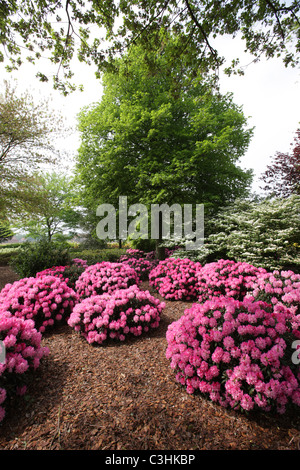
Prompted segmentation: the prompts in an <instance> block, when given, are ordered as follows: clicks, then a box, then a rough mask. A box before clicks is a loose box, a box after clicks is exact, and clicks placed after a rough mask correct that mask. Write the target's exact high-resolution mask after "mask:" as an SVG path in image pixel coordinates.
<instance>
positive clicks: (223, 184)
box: [77, 38, 252, 212]
mask: <svg viewBox="0 0 300 470" xmlns="http://www.w3.org/2000/svg"><path fill="white" fill-rule="evenodd" d="M177 41H178V38H170V39H169V41H166V42H162V44H161V50H160V53H157V52H156V51H155V50H154V51H152V52H149V51H148V52H145V50H144V49H143V47H142V46H135V47H134V48H131V51H130V54H128V55H127V56H125V57H123V58H122V59H119V61H118V73H116V72H114V73H111V72H106V73H105V74H104V77H103V85H104V92H103V97H102V99H101V101H100V102H99V103H95V104H94V105H92V106H91V107H87V108H85V109H83V110H82V112H81V113H80V115H79V130H80V132H81V146H80V148H79V152H78V161H77V173H78V178H79V181H80V182H81V184H82V185H83V200H84V201H85V203H86V205H87V206H89V207H90V209H91V210H93V211H94V212H95V211H96V207H97V205H98V204H101V203H110V204H114V205H115V204H118V198H119V196H121V195H123V196H127V198H128V203H129V204H133V203H143V204H145V205H150V204H155V203H156V204H162V203H166V204H173V203H178V204H181V205H183V204H196V203H199V204H201V203H204V204H207V206H209V207H212V208H216V207H220V206H222V205H224V204H226V203H228V202H229V201H231V200H233V199H234V198H236V197H238V196H242V195H244V194H245V193H246V192H247V190H248V189H249V185H250V183H251V179H252V173H251V171H245V170H243V169H242V168H240V167H239V165H238V162H239V158H240V157H241V156H242V155H243V154H244V152H245V151H246V149H247V147H248V144H249V141H250V138H251V135H252V130H251V129H248V128H247V120H246V118H245V116H244V114H243V112H242V110H241V109H240V108H239V107H238V106H236V105H235V104H234V103H233V101H232V95H231V94H227V95H225V96H222V95H221V94H220V93H218V92H216V91H215V90H214V89H213V87H211V84H210V82H209V81H207V80H205V79H203V77H202V76H201V75H200V74H199V73H194V74H191V73H190V72H191V70H190V65H189V62H188V61H185V60H184V58H181V60H177V61H176V62H173V61H172V51H173V50H174V48H176V44H177V46H178V42H177Z"/></svg>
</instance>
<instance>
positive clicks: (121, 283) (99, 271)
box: [75, 261, 140, 299]
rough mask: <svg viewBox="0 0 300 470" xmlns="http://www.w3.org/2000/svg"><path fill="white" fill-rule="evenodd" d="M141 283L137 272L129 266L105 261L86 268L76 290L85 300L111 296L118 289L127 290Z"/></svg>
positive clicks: (76, 285)
mask: <svg viewBox="0 0 300 470" xmlns="http://www.w3.org/2000/svg"><path fill="white" fill-rule="evenodd" d="M139 282H140V281H139V278H138V275H137V273H136V271H135V270H134V269H133V268H131V267H130V266H129V265H127V264H123V263H110V262H109V261H103V262H101V263H96V264H93V265H91V266H89V267H88V268H86V270H85V271H84V272H83V273H82V274H81V276H80V277H79V278H78V280H77V281H76V283H75V289H76V292H77V293H78V295H79V297H80V299H83V298H86V297H90V296H91V295H101V294H105V293H106V294H111V293H112V292H113V291H114V290H116V289H127V288H128V287H130V286H132V285H134V284H137V285H138V284H139Z"/></svg>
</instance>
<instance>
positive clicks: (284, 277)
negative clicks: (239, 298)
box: [248, 270, 300, 315]
mask: <svg viewBox="0 0 300 470" xmlns="http://www.w3.org/2000/svg"><path fill="white" fill-rule="evenodd" d="M248 296H249V297H252V298H253V299H255V300H264V301H266V302H268V303H271V304H275V305H276V304H277V303H278V302H280V303H282V304H283V305H285V306H286V307H288V308H291V309H292V310H293V312H295V313H296V314H299V315H300V274H295V273H294V272H293V271H278V270H276V271H273V272H271V273H265V274H263V275H261V276H259V278H258V279H256V281H254V282H253V284H252V289H251V291H249V293H248Z"/></svg>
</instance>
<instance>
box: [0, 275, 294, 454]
mask: <svg viewBox="0 0 300 470" xmlns="http://www.w3.org/2000/svg"><path fill="white" fill-rule="evenodd" d="M15 279H17V276H16V275H15V274H14V273H12V272H11V270H10V269H9V268H5V267H0V289H1V288H2V287H3V286H4V285H5V284H6V283H7V282H12V281H13V280H15ZM143 288H148V284H147V283H144V285H143ZM155 295H156V296H157V297H158V298H160V296H158V295H157V294H155ZM162 300H163V299H162ZM190 305H191V304H190V303H188V302H177V301H176V302H170V301H169V302H168V301H167V302H166V308H165V310H164V312H163V315H162V317H161V323H160V326H159V328H158V329H156V330H155V331H154V330H153V331H152V332H151V333H150V334H148V335H147V336H140V337H138V338H132V339H127V340H126V341H125V342H124V343H116V342H115V343H114V342H111V343H110V344H107V345H106V346H91V345H88V343H87V342H86V341H85V340H84V339H83V338H80V337H79V336H78V334H77V333H75V332H74V331H73V330H72V329H71V328H70V327H68V326H67V325H64V326H61V327H59V328H58V329H56V330H55V331H53V332H51V333H48V334H47V335H46V336H45V337H44V339H43V344H44V345H45V346H48V347H49V349H50V354H49V356H48V357H47V358H44V360H43V361H42V364H41V365H40V367H39V368H38V369H37V370H36V371H35V373H34V380H32V381H31V382H30V385H29V388H28V393H27V394H26V395H25V396H24V397H18V398H17V399H16V400H15V401H14V403H13V406H11V407H9V410H8V411H7V415H6V418H5V420H4V421H3V422H2V424H1V425H0V450H146V449H147V450H187V451H188V450H189V451H191V450H192V451H195V450H299V449H300V416H299V414H297V415H296V414H295V413H294V414H286V415H284V416H274V415H269V414H265V413H258V414H255V415H251V416H246V415H241V414H239V413H236V412H233V411H232V410H224V409H223V408H221V407H220V406H218V405H215V404H213V403H211V402H209V401H208V400H207V399H205V398H203V397H201V396H200V395H198V396H190V395H188V394H187V393H186V392H185V390H184V389H183V388H182V387H181V386H180V385H179V384H177V383H176V382H175V376H174V372H173V371H172V369H171V368H170V365H169V361H168V360H167V359H166V357H165V350H166V346H167V343H166V338H165V335H166V330H167V327H168V325H169V324H170V323H172V322H173V321H175V320H176V319H178V318H179V317H180V316H181V315H182V313H183V312H184V310H185V308H188V307H189V306H190Z"/></svg>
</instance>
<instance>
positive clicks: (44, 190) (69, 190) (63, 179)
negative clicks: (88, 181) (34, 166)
mask: <svg viewBox="0 0 300 470" xmlns="http://www.w3.org/2000/svg"><path fill="white" fill-rule="evenodd" d="M31 192H32V195H33V197H34V199H35V211H34V212H32V211H29V212H28V213H27V214H25V213H22V214H21V217H19V218H18V219H19V220H18V222H17V223H16V225H17V226H18V228H20V229H22V231H23V232H27V234H28V235H29V236H30V237H32V238H41V237H42V238H43V237H44V238H46V239H47V240H48V241H49V242H50V241H51V240H52V238H53V237H56V236H57V235H59V234H62V235H64V236H67V235H70V236H71V235H73V234H74V233H76V231H77V230H78V228H79V226H80V221H81V212H80V209H79V208H77V207H75V206H74V205H73V198H74V197H75V189H74V184H73V180H72V178H71V177H68V176H64V175H61V174H59V173H55V172H52V173H45V174H37V175H34V178H33V179H32V185H31Z"/></svg>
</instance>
